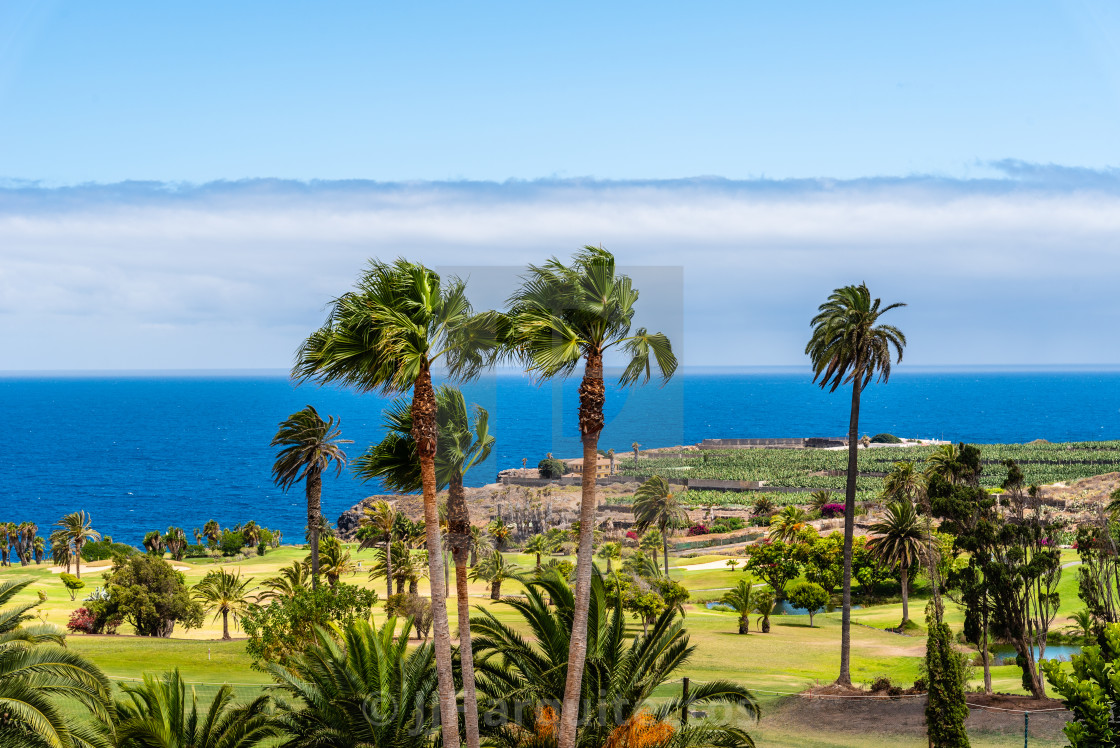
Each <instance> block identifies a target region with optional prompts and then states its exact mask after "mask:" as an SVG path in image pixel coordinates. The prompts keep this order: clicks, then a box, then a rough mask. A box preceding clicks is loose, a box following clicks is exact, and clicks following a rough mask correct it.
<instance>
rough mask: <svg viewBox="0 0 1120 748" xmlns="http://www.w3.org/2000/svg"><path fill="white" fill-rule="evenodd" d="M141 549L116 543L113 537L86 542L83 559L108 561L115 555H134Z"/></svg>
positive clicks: (83, 547) (83, 548) (87, 560)
mask: <svg viewBox="0 0 1120 748" xmlns="http://www.w3.org/2000/svg"><path fill="white" fill-rule="evenodd" d="M139 552H140V551H138V550H136V549H135V548H133V547H132V546H131V545H126V544H125V543H114V542H113V539H112V538H106V539H104V540H98V541H96V542H92V543H86V544H85V545H83V546H82V560H83V561H86V562H89V561H108V560H109V559H111V558H113V557H115V556H126V557H127V556H132V555H135V554H137V553H139Z"/></svg>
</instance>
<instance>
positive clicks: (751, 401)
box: [0, 367, 1120, 544]
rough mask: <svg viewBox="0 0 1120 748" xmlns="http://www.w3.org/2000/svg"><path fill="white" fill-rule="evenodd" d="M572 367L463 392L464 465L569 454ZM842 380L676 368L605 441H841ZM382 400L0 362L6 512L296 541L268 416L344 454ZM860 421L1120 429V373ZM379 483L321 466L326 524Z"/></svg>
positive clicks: (930, 375)
mask: <svg viewBox="0 0 1120 748" xmlns="http://www.w3.org/2000/svg"><path fill="white" fill-rule="evenodd" d="M577 386H578V379H575V378H573V379H571V380H568V381H565V382H563V383H549V384H544V385H541V386H538V385H536V384H534V383H532V382H530V381H528V380H527V379H525V378H524V377H523V376H522V375H520V374H513V373H509V374H501V373H499V374H493V375H490V376H487V377H486V378H484V379H482V380H481V381H478V382H474V383H472V384H470V385H468V386H466V387H464V392H465V394H466V395H467V398H468V400H469V401H470V402H474V403H477V404H479V405H481V406H482V407H485V408H486V409H487V410H489V411H490V414H491V419H490V424H491V425H490V428H491V432H492V433H493V434H494V435H495V436H496V438H497V445H496V447H495V450H494V453H493V455H492V456H491V457H490V459H489V460H487V461H486V462H485V463H483V464H481V465H479V466H477V467H476V468H475V469H473V470H472V471H471V473H470V474H469V475H468V483H469V484H470V485H482V484H485V483H489V482H492V481H493V480H494V477H495V474H496V473H497V472H498V471H499V470H501V469H504V468H509V467H520V466H521V464H522V460H526V461H527V462H528V464H529V465H530V466H534V465H535V464H536V463H537V462H539V461H540V460H541V459H542V458H543V457H544V456H545V454H546V453H548V452H552V453H553V454H555V455H556V456H558V457H568V456H578V455H579V454H580V444H579V435H578V428H577V420H576V413H577V405H578V402H577V396H576V388H577ZM849 398H850V391H848V390H842V391H838V392H836V393H834V394H830V393H827V392H824V391H822V390H821V389H820V388H818V387H816V386H815V385H813V383H812V381H811V377H810V376H809V374H808V373H807V371H806V370H805V369H777V368H775V369H751V370H719V369H709V370H706V369H691V370H689V369H685V370H683V371H682V372H680V373H678V375H677V376H676V377H675V378H674V379H673V380H672V381H671V382H670V383H669V384H667V385H665V386H663V387H659V386H657V385H656V384H650V385H647V386H645V387H637V388H633V389H630V390H625V391H618V390H617V389H612V390H611V391H610V392H609V393H608V397H607V427H606V430H605V431H604V433H603V436H602V439H601V442H600V446H601V447H602V448H603V449H607V448H612V447H613V448H614V449H615V450H617V451H619V452H626V451H629V449H630V445H631V443H632V442H635V441H636V442H639V443H640V444H641V445H642V446H643V447H646V448H651V447H659V446H672V445H676V444H691V443H695V442H698V441H700V440H701V439H704V438H719V437H801V436H839V435H842V434H845V433H846V432H847V422H848V408H849ZM386 402H387V401H386V400H384V399H382V398H380V397H378V396H377V395H374V394H359V393H355V392H352V391H349V390H345V389H338V388H319V387H315V386H313V385H302V386H299V387H295V386H293V385H292V384H291V383H290V382H289V380H288V379H287V377H286V375H285V373H283V372H252V373H223V374H217V373H208V374H198V373H187V374H172V373H143V374H96V375H94V374H90V375H66V376H62V375H34V376H32V375H21V374H7V375H0V412H2V413H3V416H4V435H3V442H4V447H5V448H4V450H3V456H2V457H0V468H2V470H3V480H2V481H0V486H2V488H0V522H6V521H12V522H20V521H24V520H31V521H34V522H35V523H37V524H38V525H39V528H40V533H41V534H46V533H47V532H49V527H50V525H51V524H53V523H54V522H55V521H56V520H57V519H58V518H59V517H61V516H62V515H63V514H66V513H67V512H71V511H76V510H78V509H84V510H86V511H88V512H89V513H90V514H91V515H92V518H93V522H94V525H95V527H96V528H97V529H99V530H100V531H101V532H103V533H108V534H110V535H112V536H113V537H114V539H115V540H118V541H124V542H130V543H134V544H135V543H139V541H140V539H141V538H142V537H143V534H144V533H145V532H146V531H148V530H152V529H159V530H164V529H166V528H167V527H168V526H171V525H175V526H181V527H183V528H184V529H186V530H187V531H188V535H189V534H190V530H191V529H192V528H195V527H201V526H202V525H203V523H205V522H206V521H207V520H208V519H216V520H218V522H219V523H221V524H222V525H223V526H225V525H230V524H236V523H238V522H246V521H248V520H250V519H252V520H256V521H257V522H258V523H259V524H262V525H265V526H267V527H270V528H273V529H279V530H283V531H284V535H285V538H286V539H290V540H296V539H300V538H302V535H303V527H304V524H305V523H304V516H305V511H306V510H305V504H304V500H303V493H302V487H300V486H297V487H296V488H295V489H293V491H292V492H290V493H287V494H285V493H283V492H281V491H279V490H278V489H277V488H276V487H275V486H274V485H273V484H272V480H271V467H272V462H273V459H274V456H275V455H274V450H273V449H272V448H270V447H269V441H270V439H271V438H272V436H273V434H274V433H275V431H276V428H277V424H278V423H279V422H280V421H281V420H283V419H284V418H285V417H287V416H288V415H289V414H290V413H293V412H295V411H297V410H299V409H300V408H302V407H304V406H305V405H307V404H313V405H314V406H315V407H316V408H317V409H318V410H319V412H320V413H322V414H324V415H326V414H330V415H334V416H336V417H338V418H341V421H342V431H343V434H342V435H343V437H345V438H348V439H352V440H354V444H352V445H349V446H348V447H347V452H348V454H349V455H350V456H351V457H353V456H357V455H358V454H360V453H361V452H362V451H364V450H365V449H366V448H368V447H369V446H370V445H371V444H373V443H375V442H377V441H379V440H380V438H381V436H382V429H381V419H382V410H383V408H384V407H385V405H386ZM860 431H861V432H862V433H866V434H875V433H879V432H884V431H885V432H891V433H894V434H897V435H900V436H907V437H924V438H945V439H952V440H954V441H967V442H979V443H997V442H1025V441H1030V440H1033V439H1048V440H1050V441H1070V440H1078V441H1081V440H1098V439H1120V369H1096V368H1080V369H1077V368H1074V369H1045V370H1019V369H1010V368H1009V369H917V368H911V369H909V370H907V369H905V368H903V367H900V368H898V369H897V370H896V372H895V373H894V375H893V376H892V377H891V380H890V382H889V384H886V385H882V384H873V385H872V386H871V387H869V388H868V390H867V391H866V392H865V394H864V397H863V407H862V413H861V419H860ZM379 492H381V488H380V487H379V486H377V485H374V484H363V483H361V482H359V481H357V480H355V479H354V478H353V477H352V476H351V475H350V474H349V473H347V472H344V473H343V474H342V475H341V476H340V477H338V478H334V477H331V478H329V479H328V480H327V481H326V482H325V485H324V490H323V513H324V514H325V515H326V516H327V517H328V518H329V519H331V520H332V521H333V520H334V519H335V518H337V516H338V515H339V514H340V513H341V512H342V511H344V510H345V509H347V508H349V507H350V506H352V505H353V504H355V503H357V501H359V500H360V499H361V498H363V497H365V496H368V495H370V494H373V493H379Z"/></svg>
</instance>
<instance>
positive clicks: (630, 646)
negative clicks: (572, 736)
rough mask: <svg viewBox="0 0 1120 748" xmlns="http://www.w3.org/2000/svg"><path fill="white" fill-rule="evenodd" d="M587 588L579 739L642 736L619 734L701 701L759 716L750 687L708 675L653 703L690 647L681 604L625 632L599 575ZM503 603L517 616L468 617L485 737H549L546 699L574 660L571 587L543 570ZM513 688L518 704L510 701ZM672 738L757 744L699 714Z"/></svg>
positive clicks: (536, 741) (502, 740)
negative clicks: (640, 629)
mask: <svg viewBox="0 0 1120 748" xmlns="http://www.w3.org/2000/svg"><path fill="white" fill-rule="evenodd" d="M588 591H589V593H590V594H589V597H588V622H589V626H588V630H587V636H588V648H587V652H588V656H587V659H586V661H585V675H584V678H583V679H582V684H581V685H582V688H581V697H582V698H581V701H580V703H579V704H580V716H581V717H582V719H581V720H580V721H579V723H578V733H577V735H576V744H577V745H578V746H579V748H599V747H600V746H625V745H630V746H636V745H644V744H645V743H639V742H629V743H628V742H626V741H625V739H624V738H625V736H626V734H627V733H628V732H629V731H630V729H631V728H633V727H634V726H635V725H636V724H637V723H638V722H639V721H642V720H648V721H649V726H659V725H663V724H664V723H665V722H666V721H667V720H669V719H671V718H672V717H673V716H675V715H677V714H680V713H681V711H682V709H686V708H687V709H697V708H703V706H704V705H705V704H713V705H714V704H726V705H729V706H737V707H741V708H742V709H744V710H745V711H746V713H747V714H748V715H749V716H750V717H753V718H756V719H757V717H758V714H759V710H758V704H757V702H756V701H755V698H754V696H753V695H752V694H751V692H750V691H748V690H747V689H745V688H744V687H742V686H740V685H738V684H734V683H729V682H727V681H709V682H707V683H704V684H701V685H699V686H694V687H693V689H692V690H691V691H690V693H689V695H688V697H687V698H670V699H667V700H665V701H664V702H661V703H658V704H657V705H656V707H654V706H652V705H651V704H650V703H649V699H650V698H651V697H652V696H653V693H654V691H655V690H656V689H658V688H659V687H660V686H662V684H664V683H666V682H667V681H669V679H670V678H673V677H675V675H674V673H675V671H676V670H677V669H678V668H680V667H681V666H682V665H683V664H684V663H686V662H688V661H689V659H690V658H691V656H692V654H693V651H694V649H695V647H693V646H692V645H691V644H690V643H689V636H688V632H687V631H686V630H685V629H684V627H683V626H682V624H681V621H680V620H679V616H678V611H677V610H676V609H675V608H670V609H668V610H666V611H665V612H664V613H662V614H661V616H659V617H658V618H657V620H656V621H655V622H654V623H653V625H652V626H651V627H650V630H649V633H648V634H638V635H637V636H633V637H631V636H630V635H629V634H628V632H627V630H626V626H625V618H626V613H625V611H623V609H622V607H621V606H618V605H614V606H612V605H610V604H609V602H608V600H609V596H608V595H607V590H606V585H605V584H604V582H603V578H602V576H601V575H600V574H598V573H595V574H594V575H593V576H592V582H591V585H590V587H589V590H588ZM550 598H551V600H552V605H550V604H549V602H548V600H549V599H550ZM502 603H503V604H504V605H508V606H510V607H511V608H512V609H513V610H514V612H516V613H517V614H518V615H519V619H518V620H517V621H516V622H507V620H506V619H507V616H505V615H502V616H501V617H499V616H498V615H495V613H493V612H491V610H488V609H483V608H478V609H477V610H478V615H477V616H476V617H475V618H474V619H472V620H471V627H472V628H473V629H474V633H475V653H476V655H477V657H476V661H477V662H478V666H477V667H478V671H479V682H478V685H479V690H480V691H481V692H482V694H483V696H484V706H486V707H488V708H489V709H488V711H489V713H488V714H487V715H486V716H487V717H490V718H491V719H485V720H484V723H483V724H484V726H485V728H486V729H487V731H488V732H489V736H488V737H490V738H491V739H492V740H493V741H494V742H495V744H497V745H499V746H504V747H505V748H514V747H515V746H517V747H520V746H526V745H537V746H543V745H555V744H556V740H557V737H558V735H557V732H558V731H557V727H558V725H557V720H556V719H555V716H556V715H555V712H554V711H553V706H554V705H556V704H559V703H560V699H561V698H562V697H563V695H564V692H565V689H566V682H567V670H568V668H569V667H571V664H570V661H569V660H568V650H569V648H570V644H569V640H570V638H571V635H572V618H573V617H574V615H575V606H576V602H575V596H574V594H573V592H572V589H571V587H569V586H568V583H567V582H566V581H564V580H563V579H561V578H560V577H559V576H557V575H555V574H549V575H545V576H544V577H542V578H541V579H538V580H535V581H532V582H529V583H528V584H527V585H526V591H525V598H524V599H522V598H505V599H504V600H503V601H502ZM511 695H515V698H516V699H517V700H518V703H517V704H511V703H510V699H511ZM510 707H516V708H510ZM524 707H528V708H524ZM672 737H673V741H672V743H670V745H672V746H677V747H679V748H686V747H687V746H694V745H706V746H753V745H754V742H753V741H752V740H751V738H750V736H749V735H747V733H746V732H744V731H743V730H742V728H739V727H736V726H733V725H732V724H731V723H718V722H701V723H698V724H693V725H690V726H688V727H680V728H678V729H677V731H676V732H675V733H674V734H673V736H672ZM651 744H652V743H651Z"/></svg>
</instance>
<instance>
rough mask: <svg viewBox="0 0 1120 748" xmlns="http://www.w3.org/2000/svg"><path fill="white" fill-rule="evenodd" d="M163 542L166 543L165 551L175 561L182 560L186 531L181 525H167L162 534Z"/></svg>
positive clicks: (185, 549) (185, 543)
mask: <svg viewBox="0 0 1120 748" xmlns="http://www.w3.org/2000/svg"><path fill="white" fill-rule="evenodd" d="M163 542H164V544H166V545H167V552H168V553H170V554H171V558H172V559H174V560H175V561H182V560H183V554H184V553H186V552H187V533H185V532H184V531H183V528H181V527H169V528H167V532H166V533H164V535H163Z"/></svg>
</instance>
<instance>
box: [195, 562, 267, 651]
mask: <svg viewBox="0 0 1120 748" xmlns="http://www.w3.org/2000/svg"><path fill="white" fill-rule="evenodd" d="M252 581H253V578H252V577H249V578H248V579H245V580H242V579H241V570H240V569H238V570H237V571H236V572H232V571H226V570H225V569H218V570H217V571H211V572H209V573H208V574H207V575H206V576H205V577H203V578H202V581H201V582H199V583H198V584H196V585H195V586H194V590H193V591H192V593H191V594H192V597H194V599H196V600H198V601H199V602H201V603H202V605H203V607H204V608H205V609H206V611H207V612H209V611H211V610H212V611H214V618H215V620H216V619H217V618H218V616H221V617H222V639H223V640H224V641H228V640H229V639H230V635H229V617H230V616H231V615H232V616H233V622H234V624H236V623H237V619H238V617H240V616H241V615H243V614H244V613H245V611H246V609H248V607H249V595H250V594H251V593H252V592H253V590H254V589H256V588H255V587H254V588H250V587H249V584H250V583H251V582H252Z"/></svg>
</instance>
